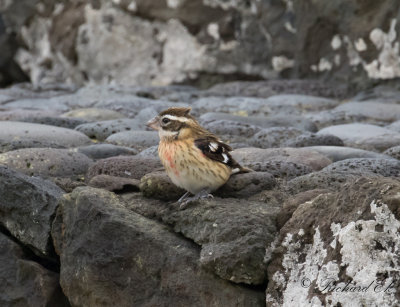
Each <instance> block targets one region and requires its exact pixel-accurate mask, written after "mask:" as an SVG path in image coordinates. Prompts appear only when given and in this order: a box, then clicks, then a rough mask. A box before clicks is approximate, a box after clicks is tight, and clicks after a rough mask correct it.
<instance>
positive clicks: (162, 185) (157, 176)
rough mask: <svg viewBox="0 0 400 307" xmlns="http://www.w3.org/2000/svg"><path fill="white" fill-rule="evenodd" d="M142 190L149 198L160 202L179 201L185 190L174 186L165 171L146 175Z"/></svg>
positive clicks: (142, 182)
mask: <svg viewBox="0 0 400 307" xmlns="http://www.w3.org/2000/svg"><path fill="white" fill-rule="evenodd" d="M140 190H141V191H142V193H143V195H144V196H145V197H148V198H155V199H160V200H167V201H168V200H178V199H179V198H180V197H181V196H182V195H183V194H185V193H186V191H185V190H183V189H181V188H178V187H177V186H176V185H174V184H173V183H172V181H171V179H170V178H169V177H168V175H167V173H166V172H164V171H158V172H152V173H149V174H146V175H144V176H143V177H142V179H141V180H140Z"/></svg>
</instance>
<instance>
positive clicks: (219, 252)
mask: <svg viewBox="0 0 400 307" xmlns="http://www.w3.org/2000/svg"><path fill="white" fill-rule="evenodd" d="M278 212H279V207H275V206H273V205H269V204H265V203H261V202H254V201H246V204H245V206H244V205H243V202H242V201H241V200H238V199H234V198H227V199H219V198H215V199H213V200H203V201H200V202H198V203H197V204H191V205H190V206H188V207H187V208H186V209H185V210H170V211H169V212H168V213H163V215H162V219H163V221H165V222H167V223H168V224H171V225H172V226H173V228H174V230H175V231H176V232H180V233H182V234H183V235H184V236H185V237H187V238H190V239H192V240H193V241H194V242H196V243H197V244H199V245H201V253H200V263H201V264H202V266H203V267H205V268H207V269H209V270H212V271H213V272H214V273H215V274H217V275H218V276H220V277H221V278H224V279H226V280H229V281H232V282H235V283H244V284H253V285H258V284H263V283H264V282H265V280H266V279H265V277H266V276H265V275H266V267H267V265H266V262H265V260H266V259H269V258H270V257H271V254H270V251H266V249H265V248H266V246H269V245H270V244H271V243H272V241H273V240H274V239H275V235H276V228H275V227H276V226H275V223H276V222H275V219H276V215H277V213H278Z"/></svg>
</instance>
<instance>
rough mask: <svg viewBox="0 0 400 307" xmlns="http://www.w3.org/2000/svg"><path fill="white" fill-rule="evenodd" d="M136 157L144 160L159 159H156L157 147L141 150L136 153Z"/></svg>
mask: <svg viewBox="0 0 400 307" xmlns="http://www.w3.org/2000/svg"><path fill="white" fill-rule="evenodd" d="M138 157H145V158H157V159H158V158H159V157H158V145H155V146H150V147H149V148H146V149H143V150H142V151H141V152H139V153H138Z"/></svg>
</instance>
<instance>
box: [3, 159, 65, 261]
mask: <svg viewBox="0 0 400 307" xmlns="http://www.w3.org/2000/svg"><path fill="white" fill-rule="evenodd" d="M0 183H1V184H0V195H1V203H0V223H1V225H2V226H3V227H5V228H6V229H7V230H8V231H9V232H10V233H11V235H12V236H14V237H15V238H17V239H18V240H19V241H20V242H22V243H23V244H24V245H25V246H28V247H29V248H31V249H33V251H34V252H36V253H38V254H40V255H45V256H51V255H52V252H53V249H52V245H51V238H50V227H51V223H52V221H53V216H54V214H55V211H56V209H57V205H58V201H59V199H60V198H61V196H62V195H63V191H62V190H61V189H60V188H59V187H58V186H56V185H55V184H54V183H52V182H49V181H46V180H43V179H41V178H37V177H29V176H26V175H24V174H21V173H18V172H16V171H14V170H11V169H9V168H7V167H5V166H2V165H0Z"/></svg>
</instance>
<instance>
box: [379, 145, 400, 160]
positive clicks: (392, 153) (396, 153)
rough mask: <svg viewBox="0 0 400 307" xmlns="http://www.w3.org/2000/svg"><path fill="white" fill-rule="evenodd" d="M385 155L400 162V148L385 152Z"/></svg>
mask: <svg viewBox="0 0 400 307" xmlns="http://www.w3.org/2000/svg"><path fill="white" fill-rule="evenodd" d="M383 153H384V154H385V155H388V156H390V157H393V158H395V159H397V160H400V146H394V147H391V148H389V149H387V150H385V151H384V152H383Z"/></svg>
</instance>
